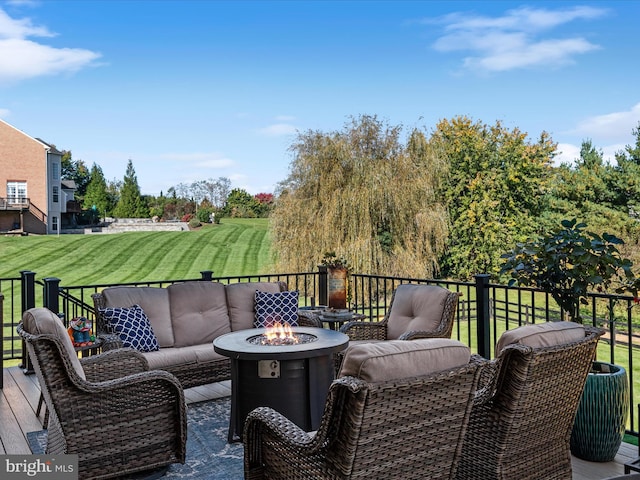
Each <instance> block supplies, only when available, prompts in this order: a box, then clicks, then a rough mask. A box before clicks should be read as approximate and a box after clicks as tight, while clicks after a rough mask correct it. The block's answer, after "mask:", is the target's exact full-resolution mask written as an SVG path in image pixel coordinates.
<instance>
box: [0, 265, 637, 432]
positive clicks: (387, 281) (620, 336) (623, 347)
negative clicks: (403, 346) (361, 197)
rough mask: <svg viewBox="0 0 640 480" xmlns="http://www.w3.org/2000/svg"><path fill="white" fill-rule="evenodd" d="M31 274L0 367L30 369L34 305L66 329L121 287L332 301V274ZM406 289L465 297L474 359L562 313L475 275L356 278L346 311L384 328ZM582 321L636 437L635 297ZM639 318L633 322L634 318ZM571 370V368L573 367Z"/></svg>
mask: <svg viewBox="0 0 640 480" xmlns="http://www.w3.org/2000/svg"><path fill="white" fill-rule="evenodd" d="M35 276H36V274H35V273H34V272H31V271H28V270H24V271H21V272H20V277H15V278H2V279H0V292H2V293H3V294H4V307H3V312H4V321H3V322H2V326H3V332H4V339H3V342H2V349H3V351H2V358H3V360H17V359H19V360H21V362H22V365H23V367H24V368H25V369H28V358H26V354H25V353H24V352H25V350H24V348H23V345H22V340H21V339H20V337H18V336H17V334H16V332H15V327H16V325H17V323H18V322H19V321H20V318H21V315H22V312H23V311H25V310H27V309H28V308H31V307H34V306H36V305H42V306H46V307H48V308H49V309H51V310H52V311H54V312H55V313H57V314H59V315H60V316H61V318H63V320H64V321H65V323H67V322H68V320H69V319H71V318H73V317H77V316H86V317H87V318H91V319H93V317H94V313H93V301H92V299H91V295H92V294H93V293H95V292H98V291H100V290H102V289H103V288H106V287H111V286H116V285H129V286H158V287H163V286H167V285H170V284H172V283H176V282H184V281H187V280H198V281H219V282H222V283H235V282H248V281H284V282H286V283H287V285H288V287H289V289H291V290H298V291H299V292H300V299H301V304H302V305H314V304H318V305H323V304H324V305H326V304H327V299H328V295H327V292H328V286H327V272H326V269H324V268H320V269H319V270H318V271H316V272H303V273H280V274H263V275H245V276H225V277H215V276H214V275H213V272H211V271H203V272H200V277H199V278H192V279H173V280H160V281H145V282H129V283H120V284H95V285H73V286H63V285H61V280H60V279H58V278H56V277H45V278H43V279H42V280H36V279H35ZM403 283H424V284H433V285H440V286H443V287H445V288H448V289H450V290H452V291H456V292H458V293H460V301H459V304H458V311H457V316H456V323H455V325H454V330H453V334H452V337H453V338H456V339H458V340H460V341H462V342H463V343H465V344H466V345H469V347H470V348H471V349H472V350H473V351H474V352H476V353H478V354H480V355H483V356H484V357H486V358H492V356H493V346H494V345H495V344H496V342H497V340H498V338H499V337H500V335H501V334H502V333H503V332H504V331H506V330H510V329H513V328H516V327H518V326H521V325H526V324H531V323H540V322H547V321H552V320H560V319H562V318H564V312H563V311H562V310H561V309H560V308H559V307H558V306H557V304H556V303H555V302H554V301H553V299H552V298H551V297H550V296H549V295H548V294H547V293H545V292H542V291H540V290H536V289H533V288H526V287H508V286H505V285H500V284H493V283H490V281H489V276H488V275H477V276H476V277H475V279H474V281H472V282H461V281H451V280H438V279H415V278H399V277H386V276H380V275H366V274H351V275H350V276H349V282H348V284H349V291H348V303H349V306H350V308H351V309H353V310H355V311H357V312H358V313H362V314H364V315H365V316H366V319H367V320H369V321H378V320H380V319H381V318H382V317H383V316H384V314H385V312H386V311H387V310H388V308H389V305H390V302H391V297H392V295H393V291H394V290H395V289H396V288H397V286H398V285H400V284H403ZM588 299H589V303H588V305H585V306H583V309H582V311H581V314H582V316H583V318H584V322H585V323H588V324H590V325H594V326H598V327H600V328H603V329H604V330H605V334H604V336H603V337H602V338H601V340H600V342H599V347H598V360H602V361H607V362H610V363H615V364H618V365H622V366H623V367H624V368H625V369H626V371H627V374H628V377H629V383H630V408H629V414H630V417H631V418H630V424H629V425H630V426H631V427H630V430H631V431H632V432H633V433H636V432H638V430H639V420H640V419H639V418H637V409H636V408H635V405H637V404H638V403H640V386H637V385H636V382H638V383H639V384H640V370H639V371H638V372H636V370H638V369H640V336H639V335H638V332H639V330H640V307H639V308H638V309H637V310H638V311H637V313H636V311H635V310H634V308H633V307H634V306H635V305H636V304H635V303H634V301H633V298H632V297H629V296H620V295H605V294H599V293H594V294H591V295H589V297H588ZM634 314H635V315H634ZM568 368H571V367H570V366H568Z"/></svg>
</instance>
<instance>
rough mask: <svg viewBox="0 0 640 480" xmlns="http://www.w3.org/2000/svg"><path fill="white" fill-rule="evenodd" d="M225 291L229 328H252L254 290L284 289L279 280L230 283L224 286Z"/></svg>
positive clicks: (234, 329) (273, 290)
mask: <svg viewBox="0 0 640 480" xmlns="http://www.w3.org/2000/svg"><path fill="white" fill-rule="evenodd" d="M225 290H226V292H227V307H228V308H229V318H230V319H231V330H232V331H234V332H235V331H237V330H247V329H249V328H253V322H254V321H255V318H256V311H255V296H256V290H260V291H261V292H269V293H277V292H281V291H282V290H286V287H285V286H284V285H283V284H282V283H280V282H247V283H232V284H230V285H227V286H226V287H225Z"/></svg>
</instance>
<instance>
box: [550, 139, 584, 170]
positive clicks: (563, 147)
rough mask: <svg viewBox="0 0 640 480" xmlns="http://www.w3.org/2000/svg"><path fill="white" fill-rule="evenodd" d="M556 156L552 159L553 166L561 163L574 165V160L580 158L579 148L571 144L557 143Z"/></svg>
mask: <svg viewBox="0 0 640 480" xmlns="http://www.w3.org/2000/svg"><path fill="white" fill-rule="evenodd" d="M557 152H558V154H557V155H556V156H555V157H554V159H553V163H554V165H560V164H561V163H568V164H570V165H572V164H574V163H575V161H576V159H578V158H580V147H579V146H576V145H573V144H571V143H558V149H557Z"/></svg>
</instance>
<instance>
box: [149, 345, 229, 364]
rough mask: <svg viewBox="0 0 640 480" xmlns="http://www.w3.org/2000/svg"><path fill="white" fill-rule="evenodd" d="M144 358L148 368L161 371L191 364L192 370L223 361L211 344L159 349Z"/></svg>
mask: <svg viewBox="0 0 640 480" xmlns="http://www.w3.org/2000/svg"><path fill="white" fill-rule="evenodd" d="M144 357H145V358H146V359H147V361H148V362H149V368H150V369H152V370H154V369H156V370H163V369H165V368H169V367H177V366H184V365H188V364H193V365H194V368H199V367H197V364H199V363H206V362H210V361H212V360H224V359H225V358H226V357H223V356H222V355H220V354H219V353H216V352H215V350H214V349H213V345H211V344H201V345H193V346H191V347H182V348H161V349H160V350H156V351H155V352H146V353H145V354H144Z"/></svg>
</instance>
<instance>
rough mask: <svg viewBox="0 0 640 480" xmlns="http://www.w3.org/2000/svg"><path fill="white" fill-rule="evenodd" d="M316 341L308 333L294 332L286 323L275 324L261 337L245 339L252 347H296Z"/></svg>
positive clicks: (315, 338)
mask: <svg viewBox="0 0 640 480" xmlns="http://www.w3.org/2000/svg"><path fill="white" fill-rule="evenodd" d="M317 339H318V337H316V336H315V335H312V334H310V333H302V332H294V331H293V329H292V328H291V325H289V324H288V323H286V322H284V323H280V322H275V323H274V324H273V325H272V326H270V327H267V328H266V329H265V332H264V333H263V334H261V335H254V336H252V337H249V338H247V342H249V343H251V344H253V345H271V346H280V345H298V344H300V343H310V342H315V341H316V340H317Z"/></svg>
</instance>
